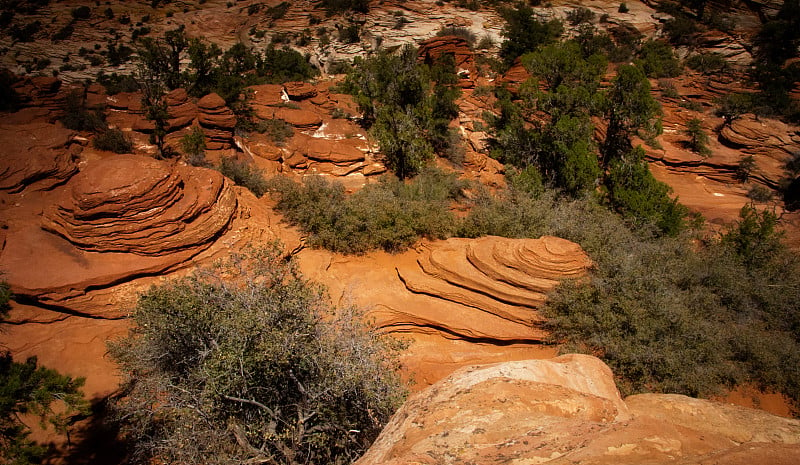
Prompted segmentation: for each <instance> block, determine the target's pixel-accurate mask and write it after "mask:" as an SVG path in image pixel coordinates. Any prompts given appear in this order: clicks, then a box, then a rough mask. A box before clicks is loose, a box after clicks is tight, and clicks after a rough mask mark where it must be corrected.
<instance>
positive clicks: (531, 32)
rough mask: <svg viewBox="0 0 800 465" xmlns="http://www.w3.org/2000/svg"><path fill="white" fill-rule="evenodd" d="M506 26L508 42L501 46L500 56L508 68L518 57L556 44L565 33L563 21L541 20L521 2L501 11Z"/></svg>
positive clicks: (504, 29) (504, 34)
mask: <svg viewBox="0 0 800 465" xmlns="http://www.w3.org/2000/svg"><path fill="white" fill-rule="evenodd" d="M500 14H501V15H502V16H503V19H505V20H506V25H505V27H504V28H503V37H505V38H506V40H505V41H504V42H503V43H502V44H501V46H500V56H501V57H502V58H503V60H504V61H505V63H506V65H507V66H511V64H512V63H513V62H514V60H515V59H517V57H519V56H522V55H523V54H525V53H527V52H532V51H534V50H536V49H537V48H538V47H539V46H540V45H546V44H549V43H551V42H554V41H555V40H556V39H558V38H559V37H560V36H561V34H563V32H564V28H563V25H562V24H561V21H558V20H557V19H552V20H549V21H543V20H540V19H539V18H538V17H537V16H536V15H535V14H534V11H533V9H532V8H531V7H530V6H528V5H527V4H525V3H523V2H520V3H517V5H516V6H515V7H514V8H505V9H501V10H500Z"/></svg>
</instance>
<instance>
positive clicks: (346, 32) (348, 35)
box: [339, 24, 361, 44]
mask: <svg viewBox="0 0 800 465" xmlns="http://www.w3.org/2000/svg"><path fill="white" fill-rule="evenodd" d="M359 40H361V28H360V27H359V26H358V24H350V25H348V26H347V27H343V28H341V29H339V42H342V43H344V44H355V43H358V41H359Z"/></svg>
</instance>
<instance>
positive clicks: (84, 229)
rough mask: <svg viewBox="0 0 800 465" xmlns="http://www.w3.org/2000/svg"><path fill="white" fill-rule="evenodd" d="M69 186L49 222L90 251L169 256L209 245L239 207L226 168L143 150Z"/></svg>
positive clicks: (95, 168) (99, 166) (45, 221)
mask: <svg viewBox="0 0 800 465" xmlns="http://www.w3.org/2000/svg"><path fill="white" fill-rule="evenodd" d="M67 187H68V189H65V190H64V193H63V195H62V197H61V198H60V199H59V200H58V201H57V202H56V204H55V205H53V206H51V207H49V208H47V209H46V210H45V212H44V215H43V217H42V227H43V228H44V229H45V230H47V231H51V232H54V233H56V234H58V235H60V236H62V237H63V238H64V239H66V240H67V241H69V242H70V243H72V244H73V245H74V246H76V247H78V248H80V249H82V250H87V251H96V252H126V253H135V254H139V255H162V254H166V253H171V252H176V251H180V250H185V249H189V248H193V247H197V246H202V245H204V244H207V243H209V242H211V241H212V240H213V239H214V238H215V237H216V236H218V235H219V234H221V233H222V232H223V231H224V230H225V228H226V227H227V225H228V224H229V222H230V221H231V218H232V217H233V214H234V212H235V211H236V196H235V193H234V192H233V189H232V187H231V186H230V184H229V182H227V181H226V180H225V178H224V177H223V176H222V175H221V174H220V173H219V172H217V171H213V170H209V169H198V168H191V167H187V166H182V165H173V164H169V163H166V162H163V161H159V160H155V159H152V158H148V157H143V156H139V155H119V156H114V157H109V158H107V159H105V160H103V161H102V162H100V163H95V164H93V165H90V166H89V167H87V169H86V170H84V171H82V172H81V173H80V174H78V175H76V176H75V178H74V179H73V180H72V181H71V182H70V184H69V185H68V186H67Z"/></svg>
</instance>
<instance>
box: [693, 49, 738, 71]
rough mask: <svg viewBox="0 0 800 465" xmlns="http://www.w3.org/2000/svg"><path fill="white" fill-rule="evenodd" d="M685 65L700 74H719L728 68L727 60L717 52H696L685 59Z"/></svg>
mask: <svg viewBox="0 0 800 465" xmlns="http://www.w3.org/2000/svg"><path fill="white" fill-rule="evenodd" d="M686 66H688V67H689V68H692V69H693V70H695V71H698V72H700V73H702V74H707V75H709V74H719V73H724V72H725V71H727V70H728V67H729V65H728V62H727V61H726V60H725V57H723V56H722V55H721V54H719V53H698V54H695V55H692V56H690V57H689V58H688V59H687V60H686Z"/></svg>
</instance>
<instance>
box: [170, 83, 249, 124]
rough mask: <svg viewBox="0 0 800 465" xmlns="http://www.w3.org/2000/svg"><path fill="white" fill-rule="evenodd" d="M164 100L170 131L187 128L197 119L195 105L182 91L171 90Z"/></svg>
mask: <svg viewBox="0 0 800 465" xmlns="http://www.w3.org/2000/svg"><path fill="white" fill-rule="evenodd" d="M164 100H165V102H166V104H167V113H168V114H169V121H168V125H169V128H170V130H176V129H181V128H184V127H186V126H189V125H190V124H192V121H194V119H195V118H197V105H195V104H194V103H192V102H191V101H190V100H189V95H188V94H187V93H186V91H185V90H184V89H175V90H173V91H172V92H170V93H168V94H167V95H165V96H164ZM234 124H235V121H234Z"/></svg>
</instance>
